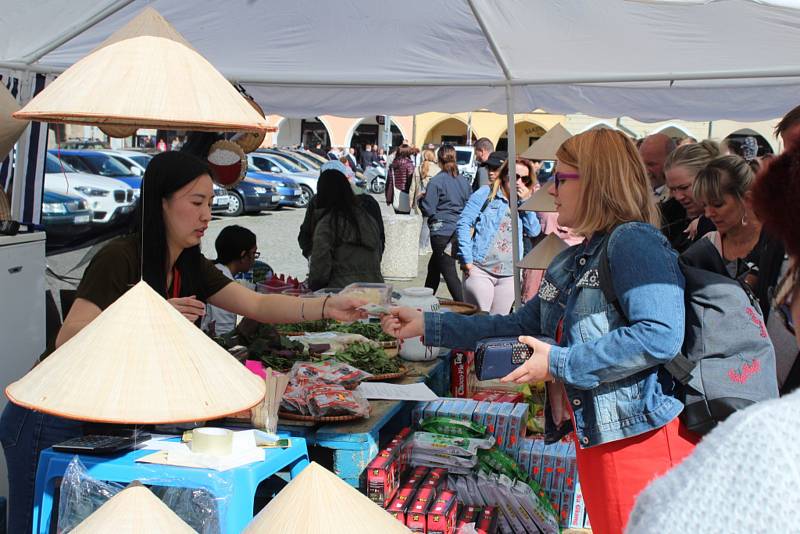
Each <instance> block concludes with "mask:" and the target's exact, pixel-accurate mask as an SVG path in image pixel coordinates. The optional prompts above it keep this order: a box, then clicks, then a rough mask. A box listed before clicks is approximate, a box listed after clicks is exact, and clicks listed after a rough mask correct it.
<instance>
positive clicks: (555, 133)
mask: <svg viewBox="0 0 800 534" xmlns="http://www.w3.org/2000/svg"><path fill="white" fill-rule="evenodd" d="M570 137H572V134H571V133H569V132H568V131H567V129H566V128H564V127H563V126H561V123H560V122H559V123H558V124H556V125H555V126H553V127H552V128H550V129H549V130H547V132H545V134H544V135H543V136H541V137H540V138H539V139H537V140H536V141H535V142H534V143H533V144H532V145H531V146H529V147H528V150H526V151H525V152H523V153H522V156H521V157H523V158H526V159H542V160H554V159H556V152H557V151H558V147H560V146H561V143H563V142H564V141H566V140H567V139H569V138H570Z"/></svg>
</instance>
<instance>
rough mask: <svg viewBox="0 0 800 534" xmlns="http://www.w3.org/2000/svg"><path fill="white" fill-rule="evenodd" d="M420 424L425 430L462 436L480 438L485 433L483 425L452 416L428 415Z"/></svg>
mask: <svg viewBox="0 0 800 534" xmlns="http://www.w3.org/2000/svg"><path fill="white" fill-rule="evenodd" d="M420 426H421V427H422V429H423V430H425V431H426V432H433V433H434V434H447V435H448V436H459V437H463V438H481V437H483V436H484V435H485V434H486V427H485V426H484V425H481V424H479V423H476V422H474V421H465V420H463V419H456V418H454V417H430V418H428V419H423V420H422V423H421V425H420Z"/></svg>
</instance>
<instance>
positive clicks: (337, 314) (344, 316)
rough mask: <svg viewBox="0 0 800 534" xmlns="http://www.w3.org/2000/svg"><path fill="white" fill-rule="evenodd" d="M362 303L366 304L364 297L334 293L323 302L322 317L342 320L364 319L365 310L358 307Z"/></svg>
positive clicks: (365, 315)
mask: <svg viewBox="0 0 800 534" xmlns="http://www.w3.org/2000/svg"><path fill="white" fill-rule="evenodd" d="M364 304H367V301H366V300H364V299H357V298H353V297H348V296H347V295H335V296H332V297H330V298H329V299H328V302H326V303H325V310H324V317H325V318H326V319H336V320H337V321H343V322H351V321H357V320H359V319H364V318H366V317H367V312H365V311H364V310H362V309H360V308H359V306H363V305H364Z"/></svg>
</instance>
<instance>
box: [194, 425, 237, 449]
mask: <svg viewBox="0 0 800 534" xmlns="http://www.w3.org/2000/svg"><path fill="white" fill-rule="evenodd" d="M232 449H233V432H231V431H230V430H227V429H224V428H211V427H207V428H195V429H194V430H193V431H192V452H196V453H200V454H213V455H215V456H225V455H227V454H230V453H231V451H232Z"/></svg>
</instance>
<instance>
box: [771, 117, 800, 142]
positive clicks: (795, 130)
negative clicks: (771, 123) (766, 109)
mask: <svg viewBox="0 0 800 534" xmlns="http://www.w3.org/2000/svg"><path fill="white" fill-rule="evenodd" d="M778 136H780V138H781V139H782V140H783V151H784V152H786V151H788V150H789V149H791V148H794V147H800V106H797V107H796V108H794V109H793V110H791V111H790V112H789V113H787V114H786V115H784V116H783V118H782V119H781V120H780V122H779V123H778V124H777V125H776V126H775V137H778Z"/></svg>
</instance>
